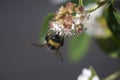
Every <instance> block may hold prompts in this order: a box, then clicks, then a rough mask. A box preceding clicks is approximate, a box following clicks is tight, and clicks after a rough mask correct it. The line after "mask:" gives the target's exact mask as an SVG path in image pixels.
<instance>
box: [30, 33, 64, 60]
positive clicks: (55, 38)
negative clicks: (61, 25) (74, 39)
mask: <svg viewBox="0 0 120 80" xmlns="http://www.w3.org/2000/svg"><path fill="white" fill-rule="evenodd" d="M63 44H64V37H62V36H60V35H59V33H51V32H48V33H47V34H46V36H45V43H43V44H40V43H38V44H32V45H34V46H36V47H45V46H46V47H48V49H50V50H51V51H53V53H54V54H55V55H56V56H57V57H58V58H59V59H60V60H62V61H63V56H62V54H61V53H60V51H59V48H60V47H62V46H63Z"/></svg>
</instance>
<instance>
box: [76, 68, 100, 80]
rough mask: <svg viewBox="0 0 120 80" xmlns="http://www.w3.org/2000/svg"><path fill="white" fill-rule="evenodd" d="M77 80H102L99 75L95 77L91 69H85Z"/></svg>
mask: <svg viewBox="0 0 120 80" xmlns="http://www.w3.org/2000/svg"><path fill="white" fill-rule="evenodd" d="M77 80H100V79H99V77H98V76H97V75H93V74H92V71H91V70H90V69H87V68H84V69H83V70H82V74H80V75H79V76H78V78H77Z"/></svg>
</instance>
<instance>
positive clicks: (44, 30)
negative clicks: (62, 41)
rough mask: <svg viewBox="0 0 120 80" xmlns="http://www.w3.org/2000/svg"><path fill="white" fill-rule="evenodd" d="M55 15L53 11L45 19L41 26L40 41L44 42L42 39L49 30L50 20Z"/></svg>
mask: <svg viewBox="0 0 120 80" xmlns="http://www.w3.org/2000/svg"><path fill="white" fill-rule="evenodd" d="M53 15H54V14H53V13H49V14H48V15H47V16H46V17H45V19H44V21H43V24H42V27H41V30H40V41H41V42H43V40H42V39H44V38H45V36H46V33H47V32H48V28H49V26H48V24H49V21H50V20H52V18H53Z"/></svg>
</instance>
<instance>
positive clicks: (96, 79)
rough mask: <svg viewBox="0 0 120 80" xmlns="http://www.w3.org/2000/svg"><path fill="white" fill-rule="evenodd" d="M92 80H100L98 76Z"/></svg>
mask: <svg viewBox="0 0 120 80" xmlns="http://www.w3.org/2000/svg"><path fill="white" fill-rule="evenodd" d="M92 80H100V79H99V77H98V76H93V78H92Z"/></svg>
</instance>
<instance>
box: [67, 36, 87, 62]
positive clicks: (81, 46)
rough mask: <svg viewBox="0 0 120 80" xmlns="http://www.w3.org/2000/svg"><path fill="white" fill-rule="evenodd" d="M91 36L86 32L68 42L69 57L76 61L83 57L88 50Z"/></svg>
mask: <svg viewBox="0 0 120 80" xmlns="http://www.w3.org/2000/svg"><path fill="white" fill-rule="evenodd" d="M88 46H89V37H88V36H87V35H86V34H82V35H80V36H74V37H72V38H71V40H70V41H69V43H68V52H69V59H70V61H71V62H73V63H75V62H78V61H80V60H81V58H83V57H84V56H85V54H86V52H87V50H88Z"/></svg>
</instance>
